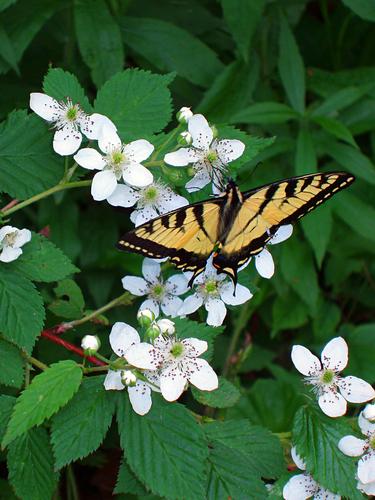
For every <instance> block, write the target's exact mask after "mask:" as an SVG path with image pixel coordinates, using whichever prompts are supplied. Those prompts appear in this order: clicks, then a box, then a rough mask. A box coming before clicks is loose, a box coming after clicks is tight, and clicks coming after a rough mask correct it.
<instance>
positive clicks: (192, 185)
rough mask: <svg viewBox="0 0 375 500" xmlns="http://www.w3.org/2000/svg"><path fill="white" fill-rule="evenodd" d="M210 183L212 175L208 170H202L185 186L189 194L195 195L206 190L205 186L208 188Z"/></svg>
mask: <svg viewBox="0 0 375 500" xmlns="http://www.w3.org/2000/svg"><path fill="white" fill-rule="evenodd" d="M209 182H211V177H210V174H209V173H208V171H207V169H206V168H201V169H199V170H198V171H197V173H196V174H195V175H194V177H193V178H192V179H190V181H189V182H187V183H186V184H185V188H186V190H187V191H188V192H189V193H194V192H195V191H199V190H200V189H202V188H204V186H207V184H208V183H209Z"/></svg>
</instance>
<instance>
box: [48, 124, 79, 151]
mask: <svg viewBox="0 0 375 500" xmlns="http://www.w3.org/2000/svg"><path fill="white" fill-rule="evenodd" d="M81 142H82V134H81V132H78V131H77V130H75V129H74V127H72V126H71V125H65V126H64V127H63V128H62V129H60V130H56V132H55V135H54V136H53V149H54V150H55V151H56V153H57V154H59V155H61V156H68V155H72V154H73V153H75V152H76V151H77V149H78V148H79V147H80V145H81Z"/></svg>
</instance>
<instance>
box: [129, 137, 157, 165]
mask: <svg viewBox="0 0 375 500" xmlns="http://www.w3.org/2000/svg"><path fill="white" fill-rule="evenodd" d="M153 150H154V146H153V145H152V144H151V142H148V141H146V140H145V139H138V140H137V141H133V142H130V143H129V144H127V145H126V146H125V147H124V153H125V156H126V157H127V158H130V159H131V160H132V161H134V162H135V163H141V162H142V161H144V160H147V158H148V157H149V156H150V154H151V153H152V152H153Z"/></svg>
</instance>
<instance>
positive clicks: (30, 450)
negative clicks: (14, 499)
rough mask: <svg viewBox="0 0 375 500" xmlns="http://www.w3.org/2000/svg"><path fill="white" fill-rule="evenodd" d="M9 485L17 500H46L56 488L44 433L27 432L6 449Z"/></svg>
mask: <svg viewBox="0 0 375 500" xmlns="http://www.w3.org/2000/svg"><path fill="white" fill-rule="evenodd" d="M7 465H8V470H9V482H10V484H11V485H12V486H13V488H14V490H15V492H16V493H17V495H18V496H19V497H20V498H25V499H26V498H27V500H46V499H49V498H52V495H53V493H54V491H55V489H56V488H57V481H58V474H57V473H56V472H55V471H54V470H53V456H52V449H51V445H50V442H49V436H48V432H47V431H46V429H43V428H39V429H30V430H29V431H28V432H26V434H24V435H23V436H20V437H19V438H17V439H16V440H15V441H13V442H12V443H11V444H10V445H9V450H8V459H7Z"/></svg>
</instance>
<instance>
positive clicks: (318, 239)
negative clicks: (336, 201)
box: [301, 205, 333, 267]
mask: <svg viewBox="0 0 375 500" xmlns="http://www.w3.org/2000/svg"><path fill="white" fill-rule="evenodd" d="M301 224H302V229H303V232H304V234H305V236H306V238H307V239H308V241H309V243H310V245H311V248H312V249H313V251H314V255H315V259H316V262H317V264H318V266H319V267H321V265H322V262H323V258H324V256H325V254H326V252H327V249H328V245H329V241H330V239H331V232H332V225H333V220H332V210H331V206H330V205H323V206H322V207H321V208H320V209H319V210H316V211H315V212H312V213H311V214H309V216H308V217H305V218H303V219H302V221H301Z"/></svg>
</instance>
